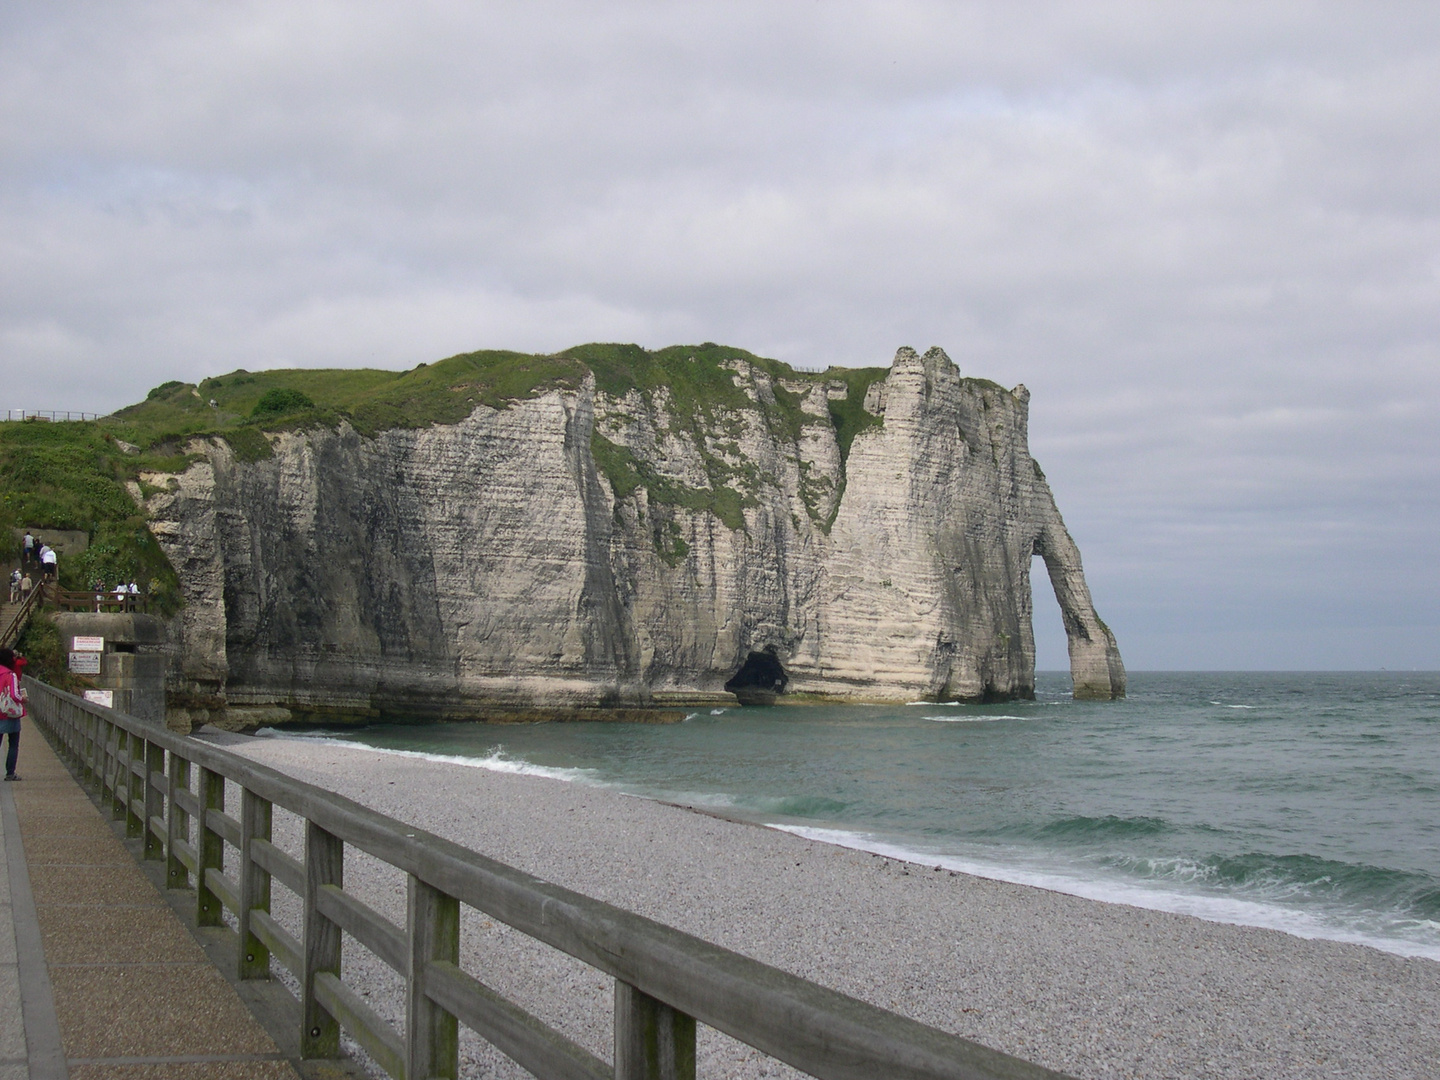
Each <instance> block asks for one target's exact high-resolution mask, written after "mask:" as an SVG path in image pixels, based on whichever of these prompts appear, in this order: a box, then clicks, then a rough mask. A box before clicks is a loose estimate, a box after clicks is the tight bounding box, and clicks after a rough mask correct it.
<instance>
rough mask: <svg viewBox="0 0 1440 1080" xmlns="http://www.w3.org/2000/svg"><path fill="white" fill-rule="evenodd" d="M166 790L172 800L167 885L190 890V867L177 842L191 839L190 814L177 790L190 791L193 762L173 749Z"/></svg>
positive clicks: (167, 834)
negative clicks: (178, 851) (187, 865)
mask: <svg viewBox="0 0 1440 1080" xmlns="http://www.w3.org/2000/svg"><path fill="white" fill-rule="evenodd" d="M165 790H166V801H167V802H168V803H169V813H167V814H166V815H165V884H166V885H167V886H169V887H170V888H172V889H188V888H189V887H190V870H189V868H187V867H186V865H185V863H184V862H182V861H181V859H180V856H179V855H177V854H176V853H175V841H177V840H179V841H181V842H183V843H186V844H188V843H189V842H190V815H189V813H188V812H186V811H185V810H183V809H181V807H180V800H178V799H177V798H175V792H177V791H181V790H184V791H189V790H190V762H188V761H186V760H185V759H184V758H183V757H181V756H180V755H179V754H177V753H175V752H174V751H173V750H172V751H171V752H170V775H169V778H168V779H167V781H166V788H165Z"/></svg>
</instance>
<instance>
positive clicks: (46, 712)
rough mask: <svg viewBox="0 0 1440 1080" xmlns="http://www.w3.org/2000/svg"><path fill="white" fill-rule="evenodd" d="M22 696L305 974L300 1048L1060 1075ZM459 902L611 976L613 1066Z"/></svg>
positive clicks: (419, 1070) (438, 1065) (1035, 1078)
mask: <svg viewBox="0 0 1440 1080" xmlns="http://www.w3.org/2000/svg"><path fill="white" fill-rule="evenodd" d="M27 685H28V686H29V687H30V702H31V710H32V713H33V715H34V717H35V719H36V720H37V721H38V722H39V724H40V725H41V726H42V727H43V728H44V729H45V730H46V731H47V732H48V733H49V735H50V738H51V741H52V743H54V744H55V746H56V747H57V749H58V750H59V751H60V752H61V753H62V754H64V755H65V756H67V757H68V758H69V760H70V763H71V765H72V767H73V769H74V770H75V772H76V774H77V776H79V778H80V779H81V780H82V782H85V783H88V784H90V785H91V786H92V788H94V789H96V790H97V791H98V793H99V795H100V798H101V803H102V806H107V807H109V808H110V809H111V812H112V813H113V815H114V817H115V818H116V819H121V818H123V819H124V821H125V826H126V832H127V834H128V835H129V836H130V837H133V838H140V839H143V858H145V859H147V860H156V861H160V860H163V861H164V862H165V863H166V864H167V865H166V880H167V882H168V884H169V886H170V887H171V888H175V889H185V888H189V887H190V883H191V881H192V880H193V881H194V883H195V905H196V906H195V917H196V921H197V922H198V923H199V924H200V925H202V926H208V927H217V928H222V929H223V928H224V925H225V923H224V920H223V912H222V906H223V907H224V908H225V909H228V910H229V911H230V912H232V913H233V914H234V916H235V919H236V920H237V923H238V930H236V931H231V933H232V934H233V935H234V938H235V944H236V945H237V946H238V948H237V949H236V956H237V964H238V972H237V974H238V977H239V978H241V979H265V978H268V977H269V976H270V971H271V963H272V962H276V963H279V964H281V965H282V966H284V967H285V968H287V969H289V971H290V972H291V973H293V974H294V976H295V978H296V979H297V980H298V982H299V984H300V986H301V987H302V988H303V989H302V1000H301V1001H299V1002H298V1003H297V1004H296V1018H295V1022H296V1023H297V1024H298V1025H300V1046H301V1053H302V1056H304V1057H310V1058H333V1057H336V1056H338V1053H339V1036H340V1029H341V1028H342V1027H343V1028H344V1029H345V1031H347V1032H348V1033H349V1034H350V1035H351V1036H352V1037H353V1038H354V1039H355V1041H356V1042H358V1043H359V1044H360V1045H361V1046H363V1047H364V1048H365V1049H366V1050H367V1051H368V1052H369V1053H370V1055H371V1056H372V1057H373V1058H374V1060H375V1061H376V1062H378V1063H379V1064H380V1066H381V1067H382V1068H383V1069H385V1071H386V1072H388V1073H389V1074H390V1075H391V1076H393V1077H413V1078H415V1080H421V1078H429V1077H454V1076H456V1075H457V1069H458V1045H459V1044H458V1025H460V1024H464V1025H465V1026H466V1027H468V1028H470V1029H472V1030H473V1031H475V1032H476V1033H477V1034H479V1035H480V1036H481V1037H482V1038H484V1039H486V1040H488V1041H489V1042H490V1043H491V1044H493V1045H494V1046H495V1047H496V1048H498V1049H499V1050H501V1051H502V1052H503V1053H505V1054H507V1055H508V1056H509V1057H511V1058H512V1059H514V1060H515V1061H516V1062H518V1063H519V1064H520V1065H521V1066H523V1067H524V1068H526V1069H528V1070H529V1071H530V1072H532V1073H534V1074H535V1075H536V1076H539V1077H542V1078H546V1077H555V1078H564V1080H582V1078H588V1080H661V1078H666V1080H670V1078H684V1077H694V1075H695V1026H696V1023H697V1022H698V1023H702V1024H707V1025H709V1026H711V1027H714V1028H717V1029H719V1030H720V1031H723V1032H726V1033H727V1034H729V1035H731V1036H733V1037H734V1038H736V1039H738V1040H740V1041H741V1042H744V1043H747V1044H749V1045H750V1046H752V1047H754V1048H756V1049H758V1050H760V1051H762V1052H764V1053H766V1054H769V1055H771V1056H772V1057H776V1058H779V1059H780V1060H782V1061H785V1062H788V1063H789V1064H791V1065H793V1066H795V1067H796V1068H797V1069H800V1070H802V1071H804V1072H807V1073H809V1074H811V1075H812V1076H817V1077H826V1078H834V1080H861V1078H864V1080H869V1078H872V1077H893V1078H910V1080H921V1078H926V1080H941V1078H947V1080H961V1078H965V1080H1001V1078H1005V1080H1042V1078H1048V1080H1062V1078H1060V1075H1059V1074H1058V1073H1053V1072H1051V1071H1049V1070H1047V1069H1043V1068H1041V1067H1039V1066H1037V1065H1032V1064H1030V1063H1029V1062H1026V1061H1022V1060H1020V1059H1019V1058H1014V1057H1010V1056H1009V1055H1006V1054H1002V1053H999V1052H997V1051H994V1050H990V1049H988V1048H986V1047H984V1046H981V1045H979V1044H978V1043H974V1042H970V1041H968V1040H966V1039H961V1038H959V1037H957V1036H954V1035H949V1034H946V1033H945V1032H942V1031H938V1030H936V1029H935V1028H931V1027H926V1026H925V1025H923V1024H920V1023H917V1022H916V1021H914V1020H910V1019H907V1018H905V1017H902V1016H898V1015H896V1014H894V1013H890V1012H886V1011H885V1010H883V1009H879V1008H876V1007H875V1006H873V1005H869V1004H866V1003H865V1002H862V1001H859V1000H857V999H855V998H851V997H847V996H845V995H844V994H840V993H837V992H836V991H834V990H829V989H826V988H825V987H822V986H819V985H817V984H815V983H812V982H808V981H806V980H805V979H801V978H797V977H796V976H794V975H790V974H787V973H786V972H783V971H780V970H777V969H776V968H773V967H769V966H767V965H765V964H762V963H759V962H758V961H755V960H751V959H749V958H748V957H745V956H741V955H740V954H739V953H735V952H731V951H730V950H728V949H723V948H721V947H719V946H718V945H712V944H710V943H709V942H707V941H702V940H701V939H699V938H696V937H692V936H691V935H689V934H685V933H682V932H681V931H679V930H675V929H673V928H672V927H669V926H664V925H662V924H660V923H657V922H653V921H652V920H650V919H646V918H643V917H641V916H639V915H636V914H633V913H631V912H628V911H623V910H621V909H619V908H616V907H612V906H610V905H609V904H605V903H601V902H600V901H598V900H592V899H591V898H589V897H587V896H582V895H580V894H579V893H575V892H571V891H570V890H568V889H564V888H561V887H560V886H558V885H553V884H551V883H549V882H547V881H544V880H542V879H540V878H537V877H533V876H531V875H529V874H526V873H522V872H521V871H519V870H515V869H513V868H511V867H509V866H506V865H504V864H502V863H498V862H495V861H494V860H492V859H489V858H486V857H485V856H483V855H480V854H477V853H476V852H473V851H469V850H467V849H465V848H463V847H460V846H459V845H458V844H455V843H452V842H451V841H449V840H445V839H443V838H442V837H439V836H435V835H433V834H431V833H428V832H425V831H424V830H422V829H418V828H416V827H414V826H410V825H405V824H403V823H402V822H399V821H396V820H395V819H393V818H388V817H385V816H384V815H383V814H379V813H376V812H375V811H373V810H370V809H367V808H366V807H364V806H361V805H359V804H358V803H355V802H352V801H350V800H349V799H346V798H344V797H343V796H340V795H336V794H334V793H332V792H328V791H324V790H322V789H320V788H317V787H314V786H312V785H310V784H306V783H303V782H301V781H299V780H295V779H292V778H291V777H288V776H286V775H284V774H283V773H280V772H277V771H275V770H274V769H270V768H268V767H266V766H264V765H260V764H258V763H256V762H253V761H250V760H249V759H247V758H244V757H240V756H239V755H237V754H232V753H229V752H227V751H225V750H222V749H220V748H218V747H215V746H211V745H208V744H206V743H203V742H199V741H196V740H193V739H188V738H183V737H181V736H178V735H175V734H173V733H171V732H168V731H163V730H160V729H158V728H155V727H152V726H150V725H147V724H143V723H141V722H140V721H138V720H135V719H133V718H131V717H128V716H124V715H122V714H120V713H117V712H115V711H113V710H111V709H106V708H102V707H101V706H98V705H94V704H91V703H90V702H87V701H82V700H80V699H79V698H76V697H73V696H71V695H69V694H65V693H62V692H61V691H59V690H56V689H55V688H53V687H51V686H47V685H45V684H44V683H39V682H36V681H35V680H33V679H30V680H27ZM229 784H233V785H236V787H238V788H239V808H240V813H239V817H234V816H231V815H230V814H227V813H226V812H225V806H226V800H225V796H226V785H229ZM232 791H233V789H232ZM277 806H278V807H281V808H283V809H285V810H288V811H291V812H292V813H294V814H295V815H297V816H298V817H299V818H300V819H301V820H302V821H303V823H304V835H305V841H304V852H303V858H295V857H294V856H292V855H290V854H288V853H286V852H285V851H283V850H281V849H280V848H279V847H278V846H276V845H275V844H274V843H272V840H271V818H272V811H273V808H274V807H277ZM226 845H229V846H230V847H231V848H234V849H235V851H236V852H237V853H238V868H239V869H238V876H237V877H230V876H228V875H226V873H225V872H224V867H225V854H226ZM348 847H353V848H358V849H359V850H361V851H363V852H367V853H368V854H370V855H372V856H374V857H375V858H377V859H379V860H380V861H382V862H384V863H387V864H389V865H390V866H392V867H396V868H398V869H400V870H401V871H403V872H404V873H405V874H406V875H407V881H408V890H407V915H406V919H405V925H404V926H399V925H396V924H395V923H393V922H390V921H389V920H388V919H386V918H385V917H384V916H383V915H381V914H380V913H379V912H377V911H375V910H374V909H372V908H370V907H368V906H366V905H365V904H363V903H362V902H361V901H360V900H358V899H357V898H356V897H355V896H354V895H353V894H351V893H347V892H346V891H345V886H344V880H345V872H344V865H345V853H346V850H347V848H348ZM232 861H234V860H232ZM277 883H278V884H279V885H282V886H283V887H285V888H287V889H289V890H291V891H292V892H293V893H294V894H295V895H296V896H297V897H298V898H299V899H300V902H301V905H302V910H303V918H302V923H303V925H302V927H301V929H300V933H299V935H298V936H296V935H294V934H292V933H290V932H289V931H287V930H286V929H285V927H284V926H282V925H281V923H280V922H279V921H277V920H276V919H275V918H274V917H273V916H272V915H271V913H270V900H271V888H272V886H273V885H274V884H277ZM462 904H463V905H466V906H468V907H471V908H475V909H478V910H479V911H482V912H484V913H485V914H486V915H488V916H489V917H491V918H493V919H496V920H498V921H500V922H503V923H506V924H508V925H509V926H512V927H514V928H515V929H517V930H519V931H521V932H522V933H524V934H527V935H529V936H530V937H532V938H534V939H536V940H538V941H541V942H544V943H545V944H547V945H550V946H553V947H554V948H556V949H559V950H561V951H563V952H565V953H568V954H569V955H571V956H573V957H576V958H578V959H580V960H582V961H584V962H585V963H587V964H589V965H590V966H592V967H594V968H597V969H599V970H600V971H602V972H605V973H606V974H608V975H610V976H611V977H613V978H614V980H615V1004H614V1023H615V1029H614V1030H615V1040H614V1064H613V1065H612V1064H610V1063H608V1062H606V1061H603V1060H601V1059H600V1058H598V1057H596V1056H595V1055H594V1054H592V1053H590V1052H589V1051H588V1050H586V1049H585V1048H583V1047H581V1046H579V1045H577V1044H576V1043H574V1042H572V1041H571V1040H570V1039H569V1038H567V1037H566V1036H564V1035H562V1034H561V1033H559V1032H557V1031H554V1030H552V1029H551V1028H550V1027H548V1026H547V1025H545V1024H544V1023H543V1022H542V1021H540V1020H539V1019H537V1018H536V1017H534V1016H532V1015H530V1014H529V1013H526V1012H525V1011H524V1010H522V1009H521V1008H520V1007H519V1006H517V1005H515V1004H513V1003H511V1002H510V1001H508V1000H506V999H505V998H503V997H501V996H500V995H499V994H497V993H496V992H495V991H493V990H491V989H490V988H488V987H487V986H485V985H484V984H483V983H481V982H480V981H478V980H477V979H476V978H475V977H474V976H472V975H470V974H469V973H468V972H466V971H464V970H462V969H461V967H460V966H459V964H460V907H461V905H462ZM342 931H343V932H344V933H346V934H349V935H351V936H352V937H353V938H354V939H355V940H356V941H357V942H359V943H360V944H361V945H363V946H364V947H365V948H366V949H368V950H370V951H371V952H373V953H374V954H375V955H376V956H378V957H380V958H381V959H382V960H384V961H385V962H386V963H387V964H388V965H389V966H391V967H392V968H394V969H395V970H396V971H397V972H399V973H400V975H401V976H402V977H403V979H404V982H405V995H406V1011H405V1016H406V1023H405V1032H404V1034H403V1035H402V1034H401V1033H399V1032H397V1031H396V1030H395V1028H394V1027H392V1026H391V1025H390V1024H388V1023H387V1022H386V1021H385V1020H383V1019H382V1018H381V1017H380V1016H379V1014H377V1013H376V1012H375V1011H374V1010H373V1009H372V1008H371V1007H370V1005H369V1004H367V1002H366V1001H365V1000H364V999H363V998H362V997H361V996H360V994H359V993H357V992H356V991H355V990H353V989H352V988H351V987H349V986H347V985H346V983H345V982H344V981H342V979H341V974H340V973H341V965H340V958H341V942H342Z"/></svg>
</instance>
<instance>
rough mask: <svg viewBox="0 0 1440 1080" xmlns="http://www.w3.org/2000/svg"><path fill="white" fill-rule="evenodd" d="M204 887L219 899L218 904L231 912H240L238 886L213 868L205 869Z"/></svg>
mask: <svg viewBox="0 0 1440 1080" xmlns="http://www.w3.org/2000/svg"><path fill="white" fill-rule="evenodd" d="M205 887H206V888H207V889H209V890H210V891H211V892H212V893H214V894H215V895H216V896H217V897H219V898H220V903H222V904H224V905H225V907H227V908H229V909H230V911H231V912H234V913H238V912H239V910H240V886H239V885H238V884H236V882H235V881H234V880H233V879H231V878H228V877H226V876H225V874H224V873H223V872H221V871H220V870H218V869H217V868H215V867H213V866H208V867H206V868H205Z"/></svg>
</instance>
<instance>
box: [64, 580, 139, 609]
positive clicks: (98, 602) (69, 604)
mask: <svg viewBox="0 0 1440 1080" xmlns="http://www.w3.org/2000/svg"><path fill="white" fill-rule="evenodd" d="M46 596H47V598H48V600H49V602H50V603H52V604H54V605H55V606H56V607H59V608H64V609H65V610H66V611H110V612H117V611H149V610H150V595H149V594H148V593H129V592H127V593H117V592H114V591H107V590H105V589H61V588H58V587H57V586H55V585H54V584H53V583H52V584H51V585H49V586H48V589H47V592H46Z"/></svg>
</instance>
